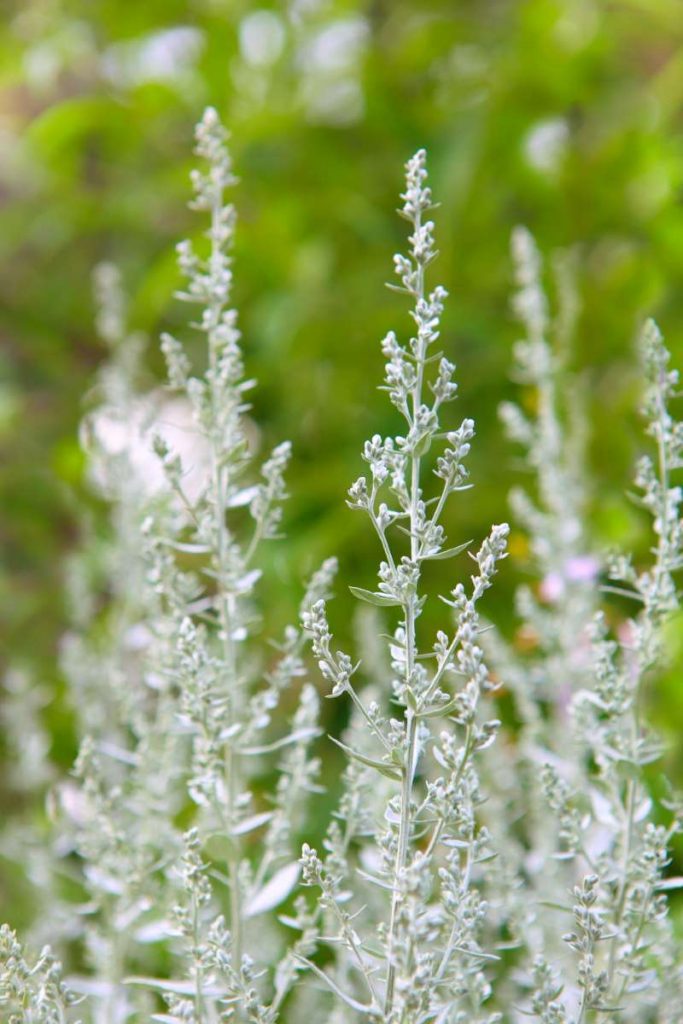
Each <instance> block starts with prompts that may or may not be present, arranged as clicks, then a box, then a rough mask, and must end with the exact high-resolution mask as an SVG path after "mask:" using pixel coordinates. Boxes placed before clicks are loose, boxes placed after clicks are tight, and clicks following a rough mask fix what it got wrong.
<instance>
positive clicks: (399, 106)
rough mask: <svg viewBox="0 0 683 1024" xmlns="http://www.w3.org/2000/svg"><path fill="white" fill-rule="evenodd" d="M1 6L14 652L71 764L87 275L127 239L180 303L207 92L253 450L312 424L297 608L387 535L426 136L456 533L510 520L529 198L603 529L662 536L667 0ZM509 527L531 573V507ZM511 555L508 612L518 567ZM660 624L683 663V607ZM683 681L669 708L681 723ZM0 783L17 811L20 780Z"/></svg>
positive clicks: (668, 171)
mask: <svg viewBox="0 0 683 1024" xmlns="http://www.w3.org/2000/svg"><path fill="white" fill-rule="evenodd" d="M2 13H3V18H2V27H1V28H0V68H1V69H2V70H0V152H1V153H2V157H1V163H0V202H1V204H2V206H1V209H2V220H1V228H2V230H0V264H1V271H0V275H1V276H0V460H1V467H0V508H1V513H0V518H1V524H2V525H1V526H0V542H1V545H2V560H3V564H2V571H1V575H0V623H1V627H2V635H3V645H2V646H3V649H4V651H5V652H7V653H8V654H9V657H10V658H11V660H12V662H13V663H15V664H19V665H21V666H22V667H25V668H27V669H28V670H29V671H30V672H31V674H32V675H33V676H34V677H35V678H36V680H38V681H39V682H40V684H41V685H42V686H43V687H44V688H45V691H46V694H47V698H46V700H48V703H47V705H46V709H45V722H46V724H47V727H48V734H49V737H51V742H52V753H53V755H54V757H55V759H56V760H57V761H58V762H61V763H62V764H64V765H65V766H66V765H68V764H69V763H70V761H71V760H72V756H73V752H74V751H73V740H72V735H71V731H70V729H69V725H68V723H69V716H68V710H67V709H66V708H65V707H64V706H63V702H62V701H61V700H60V679H59V671H58V666H57V648H58V641H59V636H60V634H61V633H62V631H63V629H64V625H65V622H66V620H67V617H68V615H67V609H66V608H65V603H64V599H63V597H62V593H63V573H64V558H65V556H66V555H67V554H68V552H69V551H71V550H72V549H73V548H74V546H76V545H77V544H78V542H79V537H80V535H81V534H82V531H83V529H84V518H85V520H88V519H89V520H91V523H92V529H93V530H94V532H95V534H97V532H98V530H99V529H100V528H101V526H100V524H101V521H102V516H103V511H102V509H101V508H100V507H99V506H98V505H97V503H95V502H94V501H93V499H92V498H91V497H89V495H88V490H87V487H86V485H85V482H84V480H83V462H82V457H81V453H80V448H79V443H78V435H77V430H78V422H79V419H80V417H81V415H82V411H83V402H82V396H83V395H84V393H85V392H86V391H87V389H88V387H89V385H90V383H91V381H92V379H93V373H94V370H95V368H96V366H97V364H98V362H99V361H100V359H101V358H102V356H103V352H102V350H101V347H100V343H99V342H98V341H97V340H96V336H95V331H94V329H93V325H92V322H93V307H92V302H91V298H90V284H89V279H90V274H91V270H92V267H93V266H94V265H95V264H96V263H97V262H99V261H100V260H102V259H104V258H106V259H110V260H114V261H115V262H117V263H118V264H119V265H120V266H121V268H122V272H123V277H124V281H125V284H126V288H127V290H128V292H129V294H130V296H131V320H132V322H133V325H134V326H135V327H136V328H139V329H141V330H143V331H145V332H147V333H148V334H149V335H150V337H152V338H156V336H157V335H158V333H159V332H160V330H162V329H168V328H170V329H171V330H172V329H173V328H174V326H175V325H176V323H177V322H178V321H179V320H180V318H181V315H182V311H180V310H179V309H178V305H177V304H176V303H173V302H172V301H171V299H170V296H171V294H172V292H173V290H174V288H176V287H177V285H178V279H177V272H176V267H175V261H174V259H173V245H174V243H175V241H176V240H177V239H178V238H181V237H185V236H186V235H187V234H188V233H189V232H192V231H194V230H195V227H194V224H192V222H191V220H190V215H189V214H188V213H187V212H186V209H185V197H186V193H187V171H188V168H189V165H190V157H189V146H188V140H189V139H190V137H191V131H192V125H193V123H194V122H195V121H196V120H197V117H198V115H199V113H200V111H201V110H202V108H203V107H204V105H205V104H206V103H212V104H214V105H215V106H216V107H217V108H218V109H219V111H220V113H221V116H222V118H223V120H224V121H225V122H226V123H227V124H228V125H229V126H230V128H231V131H232V137H233V142H232V149H233V152H234V156H235V165H236V169H237V172H238V174H239V175H240V177H241V179H242V184H241V186H240V187H239V188H238V190H237V195H236V201H237V204H238V207H239V210H240V223H239V230H238V239H237V246H236V304H237V305H238V307H239V308H240V310H241V326H242V329H243V331H244V335H245V346H244V347H245V352H246V357H247V363H248V370H249V373H250V374H253V375H254V376H256V377H257V378H258V379H259V382H260V388H259V391H258V398H257V400H256V401H257V407H256V410H255V412H256V419H257V420H258V422H259V424H261V425H262V427H263V433H264V437H263V447H264V449H267V448H268V447H269V446H270V445H271V443H272V442H274V441H276V440H279V439H280V438H283V437H289V438H291V440H292V442H293V446H294V458H293V464H292V469H291V471H290V473H289V476H288V483H289V490H290V493H291V494H292V501H291V502H290V503H289V504H288V510H287V514H286V522H285V529H286V532H287V533H288V534H290V536H291V538H292V539H291V540H290V541H289V542H288V543H284V544H281V545H279V546H278V551H277V553H276V554H274V555H273V556H272V557H273V558H274V559H275V560H276V561H274V562H273V564H272V566H271V578H272V580H273V581H276V580H277V581H278V586H279V587H280V588H281V591H282V595H283V599H282V609H281V613H280V614H281V623H284V622H285V621H286V620H287V619H288V618H291V616H292V615H293V613H294V608H295V602H296V600H297V595H298V584H299V582H300V580H301V579H302V578H303V577H304V575H306V574H307V573H308V572H309V571H310V570H311V569H312V568H313V567H315V566H316V565H317V564H318V563H319V562H320V560H321V559H322V558H323V557H325V556H326V555H328V554H329V553H330V552H331V551H332V550H334V551H337V552H339V553H341V555H342V560H343V561H345V563H346V565H345V567H344V569H345V571H344V576H345V578H354V580H355V581H356V582H357V583H358V585H360V586H367V585H368V584H369V583H370V578H371V574H372V569H371V566H373V565H374V564H375V561H376V559H375V558H374V552H371V551H370V541H369V540H368V539H367V538H364V535H363V532H362V530H361V528H360V527H359V524H358V523H357V521H356V519H355V518H354V517H353V515H352V513H351V512H349V511H348V510H345V509H344V505H343V502H342V501H341V500H340V498H341V496H342V495H343V493H344V489H345V485H346V483H347V482H350V481H351V480H352V479H354V478H355V476H357V472H358V461H357V450H358V446H359V442H360V440H361V439H362V438H365V437H366V436H368V435H369V434H372V433H373V432H375V431H379V432H383V433H391V431H392V424H393V421H392V420H391V412H390V411H389V412H385V413H384V414H383V415H385V416H386V422H385V423H384V424H383V423H382V422H380V421H379V420H378V414H379V415H380V416H381V415H382V413H381V410H382V409H383V408H386V403H385V404H384V405H382V404H380V405H377V404H376V403H375V402H374V396H373V394H372V387H373V385H372V384H371V383H369V382H372V381H374V380H378V379H379V378H380V370H379V362H380V358H381V357H380V354H379V345H378V343H377V342H378V340H379V338H381V337H382V336H383V334H384V333H385V332H386V330H387V328H388V326H389V325H390V324H391V323H393V322H395V320H396V307H397V303H398V302H400V300H399V299H397V297H396V296H394V295H392V294H391V293H389V292H386V294H385V295H384V297H382V282H383V281H384V280H385V278H386V267H387V254H388V253H390V252H393V251H395V250H397V249H398V248H399V245H400V241H399V239H400V230H401V229H400V226H397V224H396V218H395V217H393V216H392V213H391V210H392V204H393V203H394V196H395V194H396V191H397V188H398V187H399V185H400V180H401V175H400V168H401V165H402V163H403V161H404V160H405V159H406V158H407V156H408V155H409V154H410V153H412V152H413V151H414V150H415V149H416V148H417V147H418V146H425V147H426V148H427V149H428V151H429V154H430V166H431V170H432V181H433V185H434V192H435V194H437V195H438V196H439V197H440V198H441V201H442V205H441V207H440V209H439V210H438V211H437V212H436V218H437V220H438V235H439V240H440V245H441V250H442V252H441V259H440V277H441V279H442V280H443V281H444V282H445V284H446V285H447V286H448V288H449V290H450V291H451V293H452V296H453V298H452V300H451V302H450V303H449V305H448V313H447V317H446V318H445V321H444V325H443V341H444V347H445V350H446V352H447V354H448V356H449V358H451V359H453V361H454V362H456V363H457V365H458V379H459V381H460V402H459V410H458V411H459V412H460V413H461V415H473V416H475V417H476V420H477V429H478V432H479V434H480V442H479V444H478V445H477V447H476V457H475V459H474V461H473V464H472V467H471V471H472V476H473V479H474V480H475V481H476V483H477V487H476V490H475V491H474V492H473V497H472V498H471V500H463V501H462V502H460V503H459V508H458V515H459V516H460V517H461V521H459V522H452V523H451V524H450V533H451V535H452V536H454V537H458V536H461V537H462V539H463V540H465V539H467V538H469V537H472V536H479V531H480V528H481V523H488V522H491V521H498V520H500V519H501V518H503V517H504V515H505V509H506V494H507V491H508V489H509V485H510V483H511V482H512V480H513V478H514V474H515V465H514V453H513V452H512V451H511V448H510V446H509V445H507V443H506V442H504V441H503V435H502V431H501V428H500V426H499V424H498V422H497V417H496V409H497V405H498V402H499V400H500V399H501V398H503V397H505V396H506V395H507V394H508V393H509V385H508V382H507V374H508V368H509V366H510V362H511V358H510V350H511V344H512V342H513V341H514V340H515V338H516V336H517V327H516V326H515V324H514V322H513V320H512V317H511V316H510V313H509V293H510V285H511V269H510V260H509V237H510V232H511V229H512V228H513V226H514V225H516V224H518V223H520V222H521V223H525V224H526V225H528V226H529V227H530V228H531V230H532V231H533V233H534V234H535V236H536V238H537V240H538V243H539V246H540V247H541V249H542V250H544V251H545V252H551V251H553V250H556V249H562V248H568V247H575V250H576V254H575V260H576V267H577V286H578V291H579V294H580V297H581V311H580V315H579V320H578V324H577V330H576V343H575V352H574V355H573V364H574V367H575V368H576V369H577V370H580V371H581V372H582V373H583V378H582V384H583V388H582V390H583V393H584V394H585V396H586V413H587V416H588V422H589V424H590V426H589V427H588V429H589V437H590V446H589V447H590V462H591V465H592V467H593V470H594V473H595V478H596V479H599V481H600V482H599V488H596V490H595V491H594V493H593V495H592V497H591V510H592V512H591V522H592V524H593V526H594V531H595V537H596V541H597V542H598V543H599V544H603V545H611V544H621V543H624V544H629V545H636V547H637V546H638V544H639V543H640V544H641V545H642V544H644V543H646V542H645V541H644V540H642V539H641V538H644V536H645V534H644V531H643V525H644V524H643V521H642V520H641V517H640V513H639V512H638V510H637V509H636V508H635V507H634V506H632V505H629V504H628V502H627V501H626V500H625V499H624V497H623V491H624V487H625V484H626V481H628V480H629V479H630V477H631V467H632V463H633V460H634V455H635V452H636V450H637V447H638V446H639V445H640V444H641V441H640V438H639V429H640V428H639V424H638V422H637V418H636V415H635V413H634V411H633V410H634V409H635V408H636V405H637V392H638V385H639V381H638V375H637V369H636V366H637V363H636V360H635V357H634V354H633V345H632V339H633V338H634V336H635V333H636V328H637V326H638V324H639V322H640V321H641V320H642V318H643V316H644V315H645V314H646V313H647V314H654V315H656V317H657V319H658V320H659V322H660V324H661V326H662V329H663V331H664V333H665V334H666V336H667V338H668V340H669V342H670V345H671V347H672V349H673V353H674V363H676V364H678V365H680V363H681V355H682V353H683V335H682V334H681V329H680V327H679V322H680V321H681V314H682V313H683V308H682V307H683V297H682V296H683V293H682V292H681V288H680V279H681V272H682V270H683V207H682V205H681V196H682V195H683V135H682V132H681V129H682V115H681V110H682V109H683V108H682V104H681V99H682V98H683V20H682V19H681V17H680V5H679V3H678V2H677V0H614V2H612V3H609V4H606V3H603V2H601V0H527V2H523V0H514V2H513V0H507V2H506V0H329V2H325V0H289V2H286V0H282V2H280V3H275V4H270V5H269V4H267V3H253V2H244V0H194V2H192V3H187V2H184V3H181V2H178V0H163V2H162V0H145V2H144V3H143V2H140V3H124V2H122V0H5V3H4V4H3V12H2ZM156 352H157V347H156V345H155V344H154V345H151V346H150V353H151V354H150V357H149V361H148V366H147V370H146V372H147V373H148V374H149V377H150V379H153V378H154V377H155V376H157V375H159V373H160V370H161V367H160V363H159V360H158V357H157V354H156ZM377 410H379V413H378V411H377ZM511 549H512V553H513V555H516V556H517V557H516V563H515V564H516V567H517V571H518V572H522V573H523V571H524V558H525V550H524V545H523V542H522V541H521V539H520V538H519V537H515V535H514V534H513V536H512V538H511ZM371 555H372V557H371ZM504 575H505V576H506V577H507V578H506V579H503V580H501V585H500V587H499V588H498V591H497V600H498V617H499V619H500V620H501V621H502V622H503V624H505V623H506V622H509V619H510V617H509V613H508V610H507V606H508V604H509V596H510V594H511V592H512V583H513V576H514V572H513V571H508V572H507V573H506V574H504ZM339 600H340V601H345V600H346V597H345V596H344V595H340V598H339ZM492 603H493V602H492ZM281 623H276V624H274V625H273V628H272V629H271V630H269V632H272V633H275V632H276V631H277V628H278V626H279V625H280V624H281ZM671 644H672V650H673V652H674V654H676V655H677V656H678V661H679V664H680V661H681V652H680V651H679V650H678V649H677V648H676V645H677V644H678V640H677V639H676V636H675V635H674V634H673V633H672V640H671ZM679 678H680V676H679V674H677V673H676V672H674V671H672V672H671V674H670V676H669V677H667V682H666V687H665V689H664V690H663V691H662V692H661V695H660V696H659V697H658V698H657V706H656V711H657V714H658V716H659V717H660V719H661V720H662V722H663V724H664V725H665V726H666V728H667V729H669V730H671V734H672V735H675V733H676V731H677V730H680V729H681V728H683V698H682V697H681V691H680V683H679ZM53 693H55V694H56V699H51V700H50V699H49V698H50V697H51V695H52V694H53ZM671 761H672V763H673V758H672V759H671ZM682 771H683V765H682V764H681V763H680V755H679V763H678V766H677V772H678V775H679V778H680V775H681V772H682ZM0 792H2V797H1V799H2V802H3V804H4V806H5V808H7V807H8V806H9V804H10V803H13V802H16V801H17V800H18V798H17V796H16V790H14V789H12V790H10V791H5V790H4V788H2V789H0ZM6 895H7V894H6V892H3V891H0V899H2V902H3V903H5V902H8V901H7V900H6V898H5V897H6ZM3 910H4V916H8V917H11V916H12V915H13V914H14V908H13V906H11V905H9V906H8V907H7V908H3Z"/></svg>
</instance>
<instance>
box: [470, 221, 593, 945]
mask: <svg viewBox="0 0 683 1024" xmlns="http://www.w3.org/2000/svg"><path fill="white" fill-rule="evenodd" d="M511 248H512V258H513V264H514V272H515V284H516V289H515V292H514V296H513V303H512V306H513V310H514V313H515V315H516V316H517V318H518V319H519V321H520V323H521V325H522V327H523V329H524V337H523V339H522V340H520V341H517V342H516V343H515V346H514V376H515V380H516V381H518V382H519V383H520V384H521V385H522V386H523V388H524V393H523V402H524V408H522V406H521V405H518V404H514V403H512V402H505V403H503V404H502V406H501V407H500V410H499V412H500V416H501V419H502V421H503V423H504V425H505V428H506V432H507V434H508V436H509V438H510V439H511V440H512V441H513V442H515V444H516V445H519V446H520V447H521V448H522V451H523V453H524V468H525V469H528V470H530V471H531V473H532V474H533V476H532V479H531V481H530V483H529V484H528V485H525V488H524V490H522V488H519V487H517V488H515V489H514V490H513V491H512V492H511V495H510V505H511V509H512V512H513V516H514V520H515V523H516V526H517V529H519V530H521V531H523V541H524V544H525V547H526V548H527V550H528V563H529V568H530V571H531V574H532V575H533V579H534V582H533V583H524V584H522V585H520V586H518V588H517V590H516V592H515V605H516V610H517V613H518V616H519V619H520V628H519V632H518V635H517V638H516V639H519V640H520V641H521V640H522V639H523V640H524V644H523V645H522V643H515V642H513V643H509V642H506V641H505V640H504V639H503V638H502V637H501V635H500V633H499V632H498V631H496V630H490V631H487V632H486V633H485V634H484V637H483V640H484V649H485V651H486V654H487V657H488V658H489V659H490V661H491V664H492V666H493V668H494V669H495V671H496V672H497V673H498V674H499V675H500V676H501V677H503V678H504V679H505V684H506V686H507V687H508V688H509V690H510V692H511V695H512V697H513V700H514V704H515V710H516V722H515V724H514V727H513V729H512V730H511V734H510V735H509V737H508V735H506V740H508V742H506V743H505V744H499V745H496V747H495V748H492V749H491V750H490V751H489V752H487V755H486V758H485V763H484V766H483V772H484V780H485V784H486V787H487V790H488V791H489V792H490V794H491V799H490V800H489V801H488V802H487V805H486V807H485V808H484V814H485V817H486V822H487V824H488V826H489V827H490V828H491V830H492V831H493V833H494V836H495V840H496V846H497V848H498V849H499V854H500V865H499V870H497V871H496V872H495V873H494V875H493V881H494V883H496V884H495V888H496V890H497V891H498V899H499V901H500V902H501V903H502V904H503V905H504V906H505V907H506V911H505V915H507V927H508V929H509V930H510V931H511V932H512V934H513V935H514V936H515V941H516V942H517V943H518V944H519V945H521V946H527V948H528V950H529V951H530V955H531V956H532V957H538V956H541V955H542V957H543V958H544V959H546V960H547V959H548V958H550V957H551V955H552V953H553V952H556V953H558V952H559V950H560V949H561V941H560V936H559V933H558V927H557V920H556V911H554V910H552V909H550V905H551V904H552V903H556V902H557V899H558V893H562V894H564V893H565V892H566V891H567V889H568V888H570V887H571V886H572V885H573V884H574V883H575V882H576V876H575V869H574V866H573V865H571V864H567V863H566V861H564V860H561V859H556V858H554V857H553V854H554V853H555V852H556V850H557V838H558V836H557V835H555V834H554V833H553V832H552V831H549V830H548V827H547V816H548V801H550V802H551V805H552V806H553V807H554V809H555V811H556V813H557V814H558V819H559V821H558V824H559V839H560V848H561V850H562V851H563V852H564V853H568V852H570V851H571V852H576V850H578V849H580V848H582V846H583V845H585V844H584V840H585V836H584V835H583V833H582V827H581V821H582V813H581V812H580V811H579V809H578V808H577V806H576V805H575V802H572V801H570V800H569V799H568V797H567V793H568V792H569V791H570V790H572V792H574V791H576V790H579V791H580V790H581V788H582V783H583V777H584V776H583V769H582V766H581V764H580V760H579V761H578V762H577V759H576V753H577V749H576V748H575V749H572V748H571V746H570V745H569V744H568V742H567V726H568V722H569V708H570V703H571V699H572V694H573V693H575V692H577V691H578V690H579V689H580V688H581V687H583V686H586V685H588V684H589V680H590V671H591V658H590V626H591V620H592V617H593V615H594V612H595V608H596V606H597V601H598V588H597V587H596V578H597V575H598V572H599V569H600V562H599V560H598V558H597V557H596V556H595V555H594V554H593V552H592V551H591V546H590V544H591V542H590V539H589V534H588V529H587V522H586V507H587V498H588V495H587V486H586V467H585V460H584V454H583V447H584V440H585V434H586V427H585V425H584V423H583V422H582V418H583V413H584V410H583V409H582V404H581V402H580V401H579V400H578V394H577V388H576V386H575V382H574V381H573V380H572V378H571V376H570V374H569V371H568V363H569V356H570V351H569V345H570V343H571V334H572V329H573V324H574V321H575V319H576V313H577V307H578V303H577V299H576V295H575V287H574V281H573V276H572V265H571V258H570V257H569V255H564V256H563V258H562V259H556V261H555V263H554V270H555V273H554V275H553V279H554V284H555V288H554V291H555V293H556V303H555V305H554V307H553V312H552V313H551V303H550V300H549V298H548V296H547V294H546V290H545V288H544V284H543V276H544V275H543V270H544V268H543V263H542V260H541V257H540V254H539V252H538V249H537V247H536V244H535V242H534V239H533V238H532V236H531V234H530V233H529V232H528V231H527V230H526V229H525V228H521V227H518V228H516V229H515V230H514V231H513V234H512V246H511ZM577 410H578V411H577ZM520 648H522V650H520ZM524 648H526V650H525V649H524ZM558 766H560V767H561V769H562V773H563V777H562V778H560V776H559V775H558ZM501 780H504V782H501ZM514 808H516V811H515V810H514ZM511 818H513V819H514V820H515V821H516V827H515V829H514V830H511V829H510V825H509V823H510V819H511ZM501 830H502V831H501ZM530 851H532V852H530ZM503 865H504V866H505V870H502V868H503ZM513 878H514V879H516V882H515V883H514V884H511V880H512V879H513ZM522 880H523V882H522ZM532 894H533V895H532ZM492 895H493V894H492ZM530 896H532V898H530ZM505 915H504V916H505Z"/></svg>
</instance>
